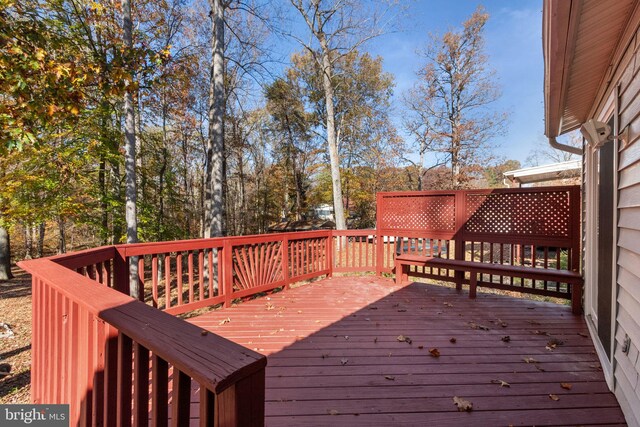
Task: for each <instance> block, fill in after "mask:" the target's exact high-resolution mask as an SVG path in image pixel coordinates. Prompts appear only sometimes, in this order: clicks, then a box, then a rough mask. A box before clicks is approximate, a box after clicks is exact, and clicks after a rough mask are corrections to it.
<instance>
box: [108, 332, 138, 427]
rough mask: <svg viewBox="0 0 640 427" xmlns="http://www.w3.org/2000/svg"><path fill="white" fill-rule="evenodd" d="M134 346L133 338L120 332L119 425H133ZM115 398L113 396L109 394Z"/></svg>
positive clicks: (117, 398)
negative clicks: (132, 376) (132, 375)
mask: <svg viewBox="0 0 640 427" xmlns="http://www.w3.org/2000/svg"><path fill="white" fill-rule="evenodd" d="M132 364H133V347H132V341H131V338H129V337H128V336H126V335H124V334H123V333H119V334H118V392H117V395H116V396H117V397H116V405H117V411H118V412H117V413H118V415H117V417H118V425H119V426H128V425H131V393H132V386H133V385H132V378H131V374H132V372H131V369H132ZM109 397H110V398H112V399H113V396H109Z"/></svg>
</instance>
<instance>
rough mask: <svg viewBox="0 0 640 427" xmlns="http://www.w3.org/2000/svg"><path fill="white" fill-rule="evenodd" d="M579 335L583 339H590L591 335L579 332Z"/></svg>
mask: <svg viewBox="0 0 640 427" xmlns="http://www.w3.org/2000/svg"><path fill="white" fill-rule="evenodd" d="M578 335H580V336H581V337H585V338H589V334H586V333H584V332H578Z"/></svg>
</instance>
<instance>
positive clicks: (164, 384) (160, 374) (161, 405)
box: [151, 354, 169, 427]
mask: <svg viewBox="0 0 640 427" xmlns="http://www.w3.org/2000/svg"><path fill="white" fill-rule="evenodd" d="M168 412H169V365H168V364H167V362H166V361H165V360H164V359H162V358H161V357H159V356H158V355H156V354H154V355H153V356H152V358H151V421H152V425H153V426H154V427H165V426H167V425H168V424H169V423H168V422H167V421H168V415H169V413H168Z"/></svg>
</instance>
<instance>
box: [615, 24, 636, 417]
mask: <svg viewBox="0 0 640 427" xmlns="http://www.w3.org/2000/svg"><path fill="white" fill-rule="evenodd" d="M638 37H639V36H638V31H636V32H635V35H634V36H633V39H632V40H631V41H630V43H629V44H628V47H627V52H625V55H624V57H625V58H630V59H629V60H628V61H624V62H626V64H625V65H624V68H623V69H622V70H621V74H620V77H619V79H618V80H617V82H618V87H619V93H618V108H619V110H618V111H619V115H618V128H619V129H620V130H624V129H625V128H627V129H628V141H626V142H622V141H621V143H620V145H619V152H618V224H617V230H618V236H617V249H618V251H617V253H618V257H617V272H616V273H617V274H616V282H617V286H618V288H617V298H616V302H617V307H616V331H615V342H614V358H615V364H614V372H613V374H614V378H615V386H614V391H615V393H616V396H617V397H618V400H619V401H620V404H621V406H622V408H623V410H624V411H625V414H626V416H627V420H628V421H629V424H630V425H640V358H639V351H638V347H639V346H640V73H639V70H640V56H639V55H640V51H639V50H638V47H639V44H640V43H639V38H638ZM614 82H615V80H614ZM626 337H629V338H630V339H631V345H630V348H629V351H628V352H627V353H625V352H623V346H624V342H625V339H626Z"/></svg>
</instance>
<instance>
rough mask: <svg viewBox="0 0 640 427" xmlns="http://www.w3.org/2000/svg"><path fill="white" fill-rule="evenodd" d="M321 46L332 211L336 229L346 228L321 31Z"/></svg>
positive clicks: (327, 61)
mask: <svg viewBox="0 0 640 427" xmlns="http://www.w3.org/2000/svg"><path fill="white" fill-rule="evenodd" d="M318 39H319V41H320V47H321V48H322V86H323V89H324V100H325V106H326V109H327V145H328V146H329V160H330V162H331V185H332V188H333V213H334V217H335V221H336V229H337V230H346V229H347V223H346V221H345V217H344V204H343V202H342V182H341V181H340V157H339V155H338V139H337V137H336V114H335V106H334V104H333V102H334V101H333V95H334V88H333V82H332V81H331V60H330V58H329V47H328V45H327V42H326V40H325V37H324V35H323V34H322V33H320V34H319V37H318Z"/></svg>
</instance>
